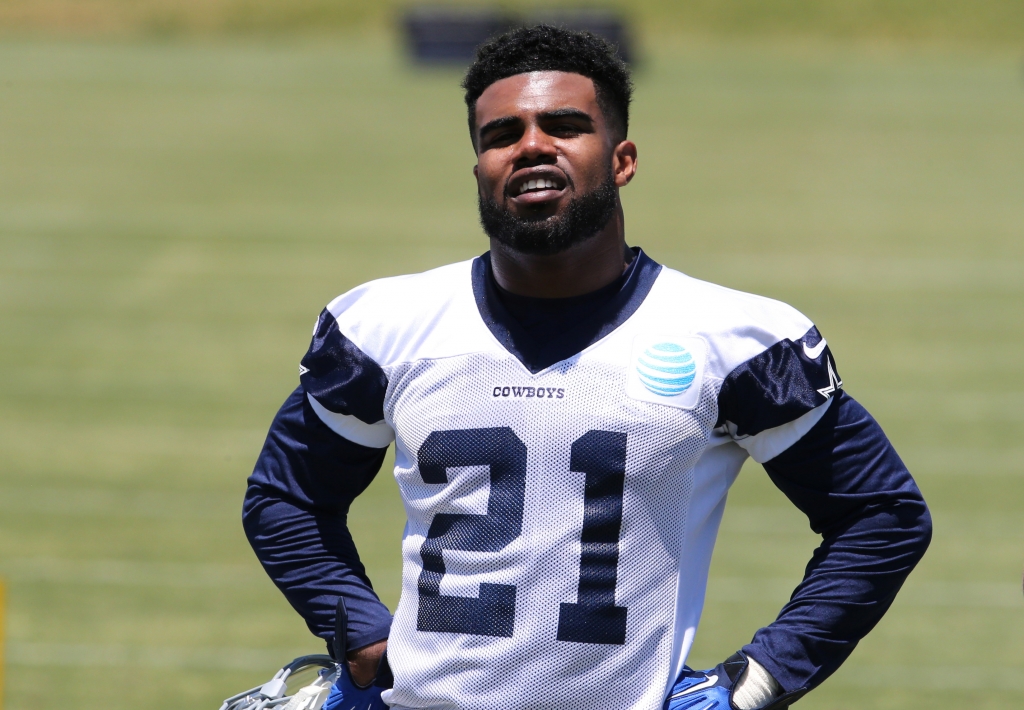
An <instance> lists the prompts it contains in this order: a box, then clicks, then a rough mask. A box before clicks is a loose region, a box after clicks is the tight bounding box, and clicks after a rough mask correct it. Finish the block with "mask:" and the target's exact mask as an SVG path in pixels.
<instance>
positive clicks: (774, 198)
mask: <svg viewBox="0 0 1024 710" xmlns="http://www.w3.org/2000/svg"><path fill="white" fill-rule="evenodd" d="M645 54H646V56H647V61H646V62H645V64H644V65H643V67H642V69H641V72H640V73H639V75H638V77H637V85H638V90H637V97H636V104H635V114H634V122H633V129H632V136H633V137H634V139H635V140H636V141H637V143H638V144H639V149H640V172H639V176H638V178H637V179H636V180H635V181H634V183H633V184H632V185H631V186H630V187H629V188H628V189H627V190H626V191H625V192H624V199H625V203H626V212H627V216H628V238H629V240H630V242H631V243H634V244H639V245H642V246H643V247H644V248H645V249H647V250H648V252H649V253H650V254H651V255H652V256H653V257H654V258H656V259H658V260H659V261H661V262H663V263H665V264H668V265H670V266H672V267H675V268H678V269H681V270H683V271H685V272H687V273H690V274H692V275H695V276H698V277H701V278H707V279H711V280H714V281H717V282H720V283H723V284H726V285H729V286H732V287H735V288H740V289H745V290H750V291H755V292H758V293H762V294H766V295H769V296H773V297H776V298H780V299H783V300H786V301H788V302H790V303H792V304H794V305H795V306H797V307H798V308H800V309H801V310H803V311H804V312H805V313H807V314H808V315H809V316H810V317H811V318H812V319H813V320H814V321H815V322H816V323H817V324H818V326H819V327H820V328H821V330H822V331H823V333H825V335H826V336H827V338H828V340H829V343H830V344H831V346H832V348H833V351H834V352H835V353H836V356H837V358H838V363H839V367H840V371H841V374H842V375H843V377H844V379H845V381H846V384H847V389H848V391H849V392H850V393H852V394H853V395H854V396H855V397H857V398H858V399H860V400H861V401H862V402H863V403H864V404H866V405H867V406H868V408H869V409H870V410H871V411H872V412H873V413H874V414H875V415H876V416H877V417H878V419H879V420H880V421H881V422H882V424H883V426H884V427H885V428H886V430H887V431H888V433H889V434H890V436H891V438H892V439H893V441H894V442H895V444H896V446H897V448H898V450H899V451H900V452H901V454H902V455H903V457H904V458H905V460H906V462H907V463H908V465H909V466H910V468H911V470H912V471H913V472H914V473H915V475H916V476H917V478H918V480H919V482H920V485H921V487H922V489H923V490H924V493H925V495H926V497H927V498H928V500H929V502H930V504H931V506H932V510H933V513H934V519H935V537H934V542H933V544H932V548H931V551H930V552H929V554H928V555H927V556H926V558H925V560H924V562H923V563H922V564H921V566H920V567H919V569H918V571H917V572H916V573H915V574H914V575H913V576H912V578H911V579H910V581H909V582H908V584H907V585H906V587H905V590H904V591H903V593H902V594H901V596H900V597H899V598H898V599H897V601H896V603H895V605H894V606H893V608H892V610H891V612H890V613H889V614H888V616H887V617H886V618H885V619H884V620H883V621H882V623H881V624H880V625H879V627H878V628H877V629H876V630H875V631H874V633H873V634H872V635H870V636H869V637H868V638H867V639H866V640H865V641H864V642H863V643H862V644H861V646H860V647H859V648H858V649H857V651H856V652H855V653H854V655H853V656H852V658H851V659H850V661H849V662H848V664H847V665H846V666H844V667H843V668H842V669H841V670H840V671H839V673H837V674H836V675H835V676H834V677H833V678H832V679H831V680H829V681H828V682H827V683H826V684H825V685H824V686H823V687H822V688H820V689H819V690H818V691H816V692H815V693H814V694H812V695H811V696H809V697H808V698H807V699H806V700H803V701H801V703H800V707H801V708H804V709H806V710H813V709H818V710H845V709H849V710H854V709H857V710H863V709H865V708H887V709H888V708H892V709H893V710H895V709H900V710H914V709H917V708H920V709H921V710H924V709H925V708H927V709H928V710H944V709H947V708H948V709H950V710H952V709H953V708H957V709H959V708H964V707H970V708H972V709H973V710H987V709H990V708H991V709H994V708H1012V707H1021V706H1022V704H1024V598H1022V596H1021V588H1020V586H1021V585H1020V578H1021V568H1022V563H1024V545H1022V543H1024V514H1022V513H1024V443H1022V442H1024V358H1022V357H1021V347H1022V345H1024V329H1022V326H1024V315H1022V314H1024V298H1022V296H1024V76H1022V69H1021V63H1020V57H1019V56H1018V55H1017V54H1015V53H1014V52H1012V51H1006V50H1005V49H980V48H973V49H971V48H959V49H955V48H950V47H945V48H944V47H938V46H931V47H926V46H916V48H915V47H906V46H904V47H902V48H901V47H898V46H888V47H886V48H882V47H879V46H878V45H865V44H844V45H834V44H827V43H824V42H821V41H814V40H805V41H785V42H783V41H779V40H765V39H756V40H753V39H746V40H739V39H732V40H730V39H721V38H719V39H711V38H707V37H705V38H703V39H698V38H692V37H691V38H690V39H686V38H685V37H683V38H679V39H675V40H673V39H672V38H671V37H668V36H666V37H664V38H662V40H661V41H660V42H658V43H655V44H651V45H649V46H647V47H646V51H645ZM457 83H458V76H457V73H453V72H450V71H426V70H417V69H413V68H410V67H409V66H407V64H406V63H405V61H404V60H403V58H402V57H401V55H400V53H399V52H398V51H397V50H396V49H395V47H394V46H393V45H392V43H391V42H390V40H388V39H386V37H385V36H384V35H382V34H380V33H377V32H374V31H366V32H363V33H361V34H360V35H359V36H356V35H343V36H338V37H335V38H333V39H322V40H316V41H310V40H305V41H298V40H294V39H291V40H286V39H277V40H274V41H254V40H251V39H250V40H237V39H235V40H232V39H223V38H222V39H211V40H203V41H194V40H193V41H182V40H176V41H168V42H163V43H146V42H141V41H134V40H133V41H120V42H111V41H102V42H100V41H97V40H76V41H53V40H44V39H38V38H37V39H20V40H18V39H8V40H6V41H3V42H0V325H2V330H0V338H2V341H0V342H2V345H0V575H2V576H3V577H4V578H5V579H6V580H7V583H8V589H9V609H8V643H7V693H6V694H7V704H6V706H5V707H6V709H7V710H29V709H37V708H58V707H73V708H76V709H77V710H88V709H90V708H103V709H104V710H116V709H118V708H125V709H127V708H167V709H170V708H186V707H187V708H197V709H201V708H205V707H210V708H216V707H217V706H218V705H219V702H220V700H221V699H222V698H223V697H225V696H227V695H229V694H231V693H234V692H236V691H238V690H241V689H242V688H243V687H247V686H248V685H250V684H254V683H257V682H260V681H262V680H264V679H266V678H267V677H268V676H269V674H270V673H271V672H272V671H273V670H274V669H275V668H276V667H277V666H278V665H280V664H281V663H283V662H285V661H286V660H288V659H290V658H291V657H292V656H293V655H297V654H299V653H302V652H311V651H312V652H316V651H319V650H320V649H321V648H322V647H321V646H320V645H319V644H318V642H317V641H316V640H315V639H313V638H312V637H311V636H309V634H308V633H307V632H306V630H305V628H304V625H303V624H302V623H301V621H300V620H299V618H298V617H297V616H296V615H295V614H294V613H293V612H292V611H291V610H290V608H288V606H287V605H286V603H285V602H284V601H283V599H282V598H281V596H280V595H279V594H278V592H277V591H276V590H275V589H274V588H273V586H272V585H271V584H270V582H269V581H267V580H266V578H265V577H264V575H263V573H262V571H261V570H260V568H259V566H258V564H257V563H256V561H255V559H254V557H253V555H252V553H251V552H250V551H249V549H248V545H247V543H246V542H245V539H244V537H243V534H242V530H241V525H240V522H239V510H240V503H241V496H242V493H243V490H244V485H245V484H244V482H245V477H246V476H247V475H248V473H249V471H250V470H251V467H252V464H253V462H254V460H255V457H256V455H257V453H258V451H259V447H260V445H261V442H262V439H263V435H264V433H265V431H266V427H267V425H268V424H269V422H270V420H271V418H272V416H273V414H274V412H275V410H276V408H277V406H278V405H279V404H280V402H281V401H282V400H283V398H284V397H285V396H286V395H287V394H288V392H289V391H290V390H291V389H292V388H293V387H294V386H295V384H296V378H297V371H296V370H297V363H298V360H299V358H300V357H301V355H302V354H303V352H304V350H305V348H306V345H307V342H308V338H309V333H310V329H311V327H312V325H313V322H314V320H315V318H316V316H317V314H318V312H319V310H320V309H321V308H322V307H323V305H324V304H325V303H326V302H327V301H328V300H329V299H331V298H332V297H333V296H335V295H336V294H338V293H340V292H343V291H345V290H346V289H348V288H350V287H352V286H354V285H355V284H358V283H360V282H362V281H365V280H367V279H370V278H374V277H378V276H385V275H389V274H395V273H401V272H409V271H416V270H421V269H426V268H429V267H432V266H435V265H439V264H443V263H446V262H450V261H453V260H458V259H465V258H469V257H471V256H473V255H475V254H478V253H480V252H482V251H483V250H484V249H485V248H486V244H485V240H484V239H483V237H482V236H481V234H480V231H479V228H478V226H477V224H476V216H475V204H474V196H473V182H472V176H471V173H470V169H471V166H472V164H473V154H472V151H471V149H470V145H469V141H468V139H467V136H466V134H465V128H464V113H463V111H464V109H463V106H462V104H461V98H460V92H459V90H458V88H457ZM403 523H404V518H403V515H402V511H401V506H400V504H399V502H398V500H397V493H396V489H395V486H394V483H393V479H392V478H391V477H390V476H389V475H388V473H387V471H386V470H385V472H384V473H382V475H380V476H379V477H378V479H377V481H376V482H375V483H374V485H373V487H372V488H371V489H370V490H369V492H368V493H367V494H366V495H364V496H363V497H362V498H361V499H360V500H359V501H358V502H357V504H356V506H355V508H354V510H353V512H352V527H353V529H354V530H355V534H356V536H357V540H358V543H359V545H360V548H361V549H362V551H363V553H364V556H365V559H366V562H367V565H368V568H369V571H370V574H371V576H372V578H373V579H374V581H375V584H376V586H377V588H378V589H379V591H380V593H381V595H382V597H383V599H384V600H385V601H386V602H387V603H388V604H389V605H392V606H394V604H395V603H396V601H397V595H398V581H399V580H398V566H399V554H398V553H399V550H398V546H399V540H400V536H401V530H402V526H403ZM815 544H816V538H815V536H814V535H813V534H811V533H810V532H809V531H808V530H807V527H806V523H805V521H804V520H803V519H802V517H801V515H800V514H799V513H798V512H796V511H795V510H794V509H793V508H792V507H791V506H790V505H789V504H788V503H787V501H786V500H785V499H784V498H783V497H782V496H781V495H780V494H779V493H778V492H777V491H775V490H774V489H773V487H772V486H771V484H770V482H769V481H768V479H767V477H766V476H765V475H764V473H763V471H762V470H761V469H760V468H759V467H756V466H748V467H747V468H745V469H744V472H743V474H742V475H741V477H740V480H739V482H738V484H737V486H736V487H735V489H734V492H733V494H732V495H731V498H730V505H729V508H728V511H727V513H726V517H725V521H724V523H723V529H722V534H721V536H720V542H719V546H718V548H717V550H716V553H715V558H714V562H713V566H712V578H711V582H710V589H709V595H708V604H707V607H706V612H705V616H704V621H703V624H702V627H701V630H700V632H699V634H698V639H697V645H696V647H695V649H694V652H693V655H692V657H691V661H692V663H693V664H694V665H696V666H707V665H711V664H714V663H716V662H718V661H720V660H721V659H722V658H724V657H725V656H726V655H728V654H729V653H731V652H732V651H734V650H735V649H736V648H738V647H739V646H740V645H742V644H743V643H745V642H746V641H747V640H748V639H749V638H750V636H751V635H752V634H753V632H754V631H755V630H756V629H757V628H758V627H759V626H761V625H764V624H766V623H768V622H770V621H771V619H772V618H773V616H774V614H775V613H776V612H777V610H778V609H779V607H780V606H781V604H782V603H783V602H784V601H785V599H786V597H787V595H788V593H789V590H790V589H791V588H792V587H793V585H794V584H795V583H796V582H797V581H798V579H799V577H800V575H801V572H802V568H803V565H804V564H805V562H806V560H807V559H808V557H809V555H810V553H811V550H812V549H813V547H814V546H815Z"/></svg>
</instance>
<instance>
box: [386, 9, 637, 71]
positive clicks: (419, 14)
mask: <svg viewBox="0 0 1024 710" xmlns="http://www.w3.org/2000/svg"><path fill="white" fill-rule="evenodd" d="M542 23H543V24H549V25H555V26H557V27H565V28H567V29H571V30H586V31H588V32H593V33H594V34H596V35H598V36H599V37H604V38H605V39H606V40H608V41H609V42H611V43H612V44H613V45H615V47H616V48H617V49H618V53H619V56H620V57H622V59H623V60H624V61H626V62H630V61H632V60H633V59H634V52H633V47H632V43H631V42H630V41H629V33H628V31H627V29H626V24H625V22H624V20H623V19H622V17H620V16H619V15H617V14H615V13H613V12H610V11H607V10H556V11H550V12H545V13H543V14H537V15H531V16H526V17H518V16H516V15H512V14H510V13H507V12H504V11H501V10H497V9H496V10H469V9H456V8H451V7H418V8H414V9H411V10H409V11H408V12H407V13H406V14H405V16H404V18H403V24H404V26H405V39H406V43H407V44H408V47H409V52H410V54H411V55H412V58H413V60H414V61H416V62H417V63H420V64H449V65H460V64H461V65H465V64H469V63H470V62H471V61H473V58H474V57H475V56H476V48H477V47H479V46H480V45H481V44H483V43H484V42H486V41H487V40H488V39H490V38H491V37H494V36H495V35H498V34H501V33H502V32H505V31H507V30H510V29H512V28H513V27H521V26H528V25H537V24H542Z"/></svg>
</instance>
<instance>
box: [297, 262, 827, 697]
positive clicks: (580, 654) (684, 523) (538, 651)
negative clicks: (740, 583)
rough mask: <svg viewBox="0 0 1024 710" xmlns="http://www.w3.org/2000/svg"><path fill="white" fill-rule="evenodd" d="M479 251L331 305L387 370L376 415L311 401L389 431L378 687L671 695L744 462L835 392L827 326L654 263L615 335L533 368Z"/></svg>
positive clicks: (385, 434) (790, 433)
mask: <svg viewBox="0 0 1024 710" xmlns="http://www.w3.org/2000/svg"><path fill="white" fill-rule="evenodd" d="M641 258H644V259H646V257H645V256H643V255H642V254H641ZM475 261H476V262H478V261H479V260H475ZM648 261H649V260H648ZM474 263H475V262H464V263H459V264H454V265H451V266H445V267H442V268H439V269H435V270H433V271H429V272H426V273H423V274H417V275H412V276H402V277H396V278H388V279H383V280H380V281H374V282H371V283H368V284H366V285H364V286H360V287H358V288H356V289H354V290H352V291H350V292H349V293H347V294H345V295H343V296H341V297H339V298H338V299H336V300H335V301H334V302H332V303H331V304H330V305H329V306H328V310H329V312H330V315H331V316H333V317H334V318H335V319H336V324H337V328H338V330H339V331H340V333H341V335H342V336H343V337H344V338H345V339H346V340H347V342H348V343H350V344H351V345H352V346H354V347H355V348H357V349H358V351H361V353H363V354H365V356H366V357H368V358H370V359H371V360H372V361H373V362H374V363H376V365H378V366H379V368H380V369H381V370H382V371H383V373H384V376H385V378H386V391H385V393H384V395H383V406H382V418H381V419H380V421H367V419H373V418H374V417H373V416H369V417H368V416H366V415H363V416H362V417H358V416H355V415H353V414H343V413H339V412H338V409H339V408H338V407H332V406H331V404H330V402H326V401H319V400H318V399H317V397H316V396H314V394H312V393H311V394H309V395H308V396H309V399H310V403H311V404H312V406H313V407H314V409H315V410H316V412H317V414H318V415H319V416H320V417H321V419H322V420H323V421H324V422H325V423H326V424H327V425H328V426H329V427H331V428H332V429H333V430H334V431H335V432H337V433H338V434H340V435H342V436H344V437H346V438H347V439H349V440H351V441H354V442H356V443H359V444H363V445H365V446H374V447H383V446H386V445H387V444H388V443H389V442H390V441H391V440H394V441H395V447H396V460H395V478H396V479H397V481H398V486H399V489H400V491H401V496H402V501H403V503H404V506H405V510H406V512H407V515H408V523H407V525H406V528H405V533H404V538H403V542H402V554H403V560H404V566H403V572H402V596H401V601H400V603H399V605H398V610H397V612H396V614H395V618H394V622H393V625H392V629H391V635H390V638H389V642H388V656H389V660H390V663H391V666H392V670H393V672H394V679H395V680H394V687H393V689H391V690H389V691H386V692H385V693H384V699H385V701H386V702H387V703H389V704H390V705H392V706H393V707H396V708H409V709H412V708H417V709H419V708H424V709H427V708H429V709H430V710H495V709H496V708H514V709H516V710H519V709H523V710H526V709H529V710H547V709H550V710H556V709H557V710H574V709H577V708H578V709H579V710H593V709H594V708H597V707H599V708H601V709H602V710H658V709H659V708H661V707H662V703H663V701H664V698H665V696H666V693H667V691H668V689H669V688H670V687H671V685H672V682H673V680H674V679H675V678H676V676H677V674H678V673H679V671H680V670H681V668H682V666H683V664H684V662H685V660H686V656H687V653H688V651H689V649H690V646H691V644H692V642H693V638H694V634H695V632H696V629H697V623H698V620H699V618H700V614H701V608H702V606H703V602H704V592H705V587H706V582H707V574H708V567H709V565H710V562H711V553H712V548H713V546H714V541H715V537H716V534H717V531H718V526H719V522H720V521H721V518H722V512H723V508H724V505H725V500H726V494H727V492H728V490H729V487H730V485H731V484H732V483H733V481H734V480H735V478H736V476H737V474H738V473H739V470H740V466H741V465H742V463H743V461H744V460H745V459H746V457H747V456H748V455H750V456H752V457H753V458H754V459H756V460H758V461H762V462H763V461H766V460H769V459H771V458H773V457H774V456H776V455H778V454H779V453H781V452H782V451H784V450H785V449H787V448H788V447H789V446H791V445H792V444H793V443H794V442H796V441H797V440H798V439H799V438H800V437H801V436H803V434H804V433H806V432H807V431H808V430H809V429H810V428H811V427H812V426H813V425H814V424H815V423H816V422H817V421H818V420H819V419H820V417H821V416H822V414H823V413H824V411H825V409H826V408H827V407H828V405H829V403H830V395H831V394H832V393H833V392H834V391H835V390H836V388H837V387H838V386H841V382H839V381H838V377H837V376H836V375H835V371H834V365H833V364H832V362H831V360H830V359H829V358H830V355H829V353H828V350H827V348H826V347H825V341H824V340H822V339H821V337H820V336H819V335H818V334H817V330H816V329H815V328H814V327H813V324H812V323H811V322H810V321H809V320H808V319H807V318H805V317H804V316H803V315H801V314H800V313H798V312H797V311H795V310H794V309H792V308H790V307H789V306H786V305H785V304H782V303H779V302H777V301H773V300H769V299H766V298H761V297H757V296H752V295H748V294H744V293H739V292H736V291H733V290H730V289H726V288H722V287H719V286H715V285H712V284H708V283H706V282H702V281H699V280H696V279H693V278H690V277H688V276H686V275H684V274H682V273H679V272H677V271H673V270H671V269H668V268H661V269H660V272H658V271H655V274H656V275H655V276H654V277H653V285H651V286H650V288H649V290H648V291H647V292H646V295H644V296H643V297H642V299H641V300H640V302H639V303H638V304H637V305H636V306H635V309H632V310H631V312H630V313H629V314H628V317H626V318H625V319H624V320H623V321H622V322H621V323H618V325H617V326H616V327H614V329H612V330H611V331H610V332H608V333H607V334H605V335H604V336H603V337H601V338H600V339H599V340H597V341H596V342H594V343H592V344H591V345H590V346H589V347H586V348H585V349H584V350H583V351H582V352H579V353H578V354H576V355H574V356H572V357H570V358H568V359H566V360H563V361H561V362H557V363H555V364H554V365H552V366H550V367H548V368H546V369H543V370H541V371H539V372H535V373H534V372H531V371H530V370H529V369H528V368H527V367H525V366H524V365H523V364H522V363H521V362H520V360H519V359H517V357H516V356H515V355H514V354H513V353H511V352H510V351H509V349H508V348H507V347H506V346H505V345H504V344H503V343H502V342H500V340H499V339H498V338H497V337H496V336H495V334H494V333H493V331H492V329H491V328H490V327H489V326H488V324H487V322H486V321H485V318H484V317H483V316H482V315H481V307H480V306H479V294H478V293H477V294H475V293H474V286H473V278H474V277H473V272H474ZM650 263H653V262H650ZM751 363H754V365H752V364H751ZM757 363H760V364H759V365H758V364H757ZM794 367H796V368H797V369H801V368H802V370H801V371H804V372H805V374H806V373H811V375H807V377H808V378H809V381H812V382H811V384H813V385H816V386H814V387H813V388H812V389H808V387H807V386H804V387H803V390H804V394H803V395H801V396H800V397H797V399H798V400H800V401H796V402H794V401H793V397H792V396H790V395H785V396H780V395H778V392H777V391H774V390H773V387H774V386H775V384H773V382H774V381H773V378H775V379H778V377H779V373H780V372H783V371H785V370H786V369H787V368H788V369H792V368H794ZM737 373H740V374H741V375H742V376H740V377H739V379H737V377H738V375H737ZM730 376H732V377H733V378H734V380H736V382H737V383H739V384H737V385H736V387H735V388H734V390H735V391H731V392H730V393H726V394H728V397H729V399H728V401H729V402H730V403H731V404H730V405H729V406H730V407H733V409H734V410H735V411H736V412H737V413H738V414H737V415H736V416H731V417H728V418H724V419H723V414H722V411H720V410H721V408H722V406H723V405H722V402H723V401H725V400H723V396H725V395H724V394H723V383H725V382H726V381H727V380H728V378H729V377H730ZM786 376H788V375H786ZM815 378H817V379H815ZM743 383H746V384H743ZM741 384H742V386H740V385H741ZM817 385H820V387H819V386H817ZM751 388H753V390H751ZM758 388H761V389H762V390H763V392H761V391H760V390H758ZM776 389H778V388H776ZM754 390H757V392H758V393H756V394H755V395H750V394H748V393H749V392H751V391H754ZM382 391H384V390H382ZM807 392H810V394H809V395H808V394H807ZM744 398H746V399H744ZM748 399H749V400H750V401H749V403H748V401H747V400H748ZM375 416H379V415H375ZM737 420H740V421H737ZM744 421H747V424H744V423H743V422H744ZM754 421H757V422H761V425H760V426H754V425H753V424H750V422H754ZM769 425H770V426H769Z"/></svg>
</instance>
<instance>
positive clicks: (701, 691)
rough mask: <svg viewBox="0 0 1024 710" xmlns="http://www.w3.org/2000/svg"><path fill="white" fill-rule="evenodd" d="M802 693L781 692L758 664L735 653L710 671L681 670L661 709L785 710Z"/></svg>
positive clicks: (739, 653) (743, 655)
mask: <svg viewBox="0 0 1024 710" xmlns="http://www.w3.org/2000/svg"><path fill="white" fill-rule="evenodd" d="M803 694H804V691H796V692H793V693H786V692H784V691H783V690H782V688H781V687H780V686H779V684H778V683H777V682H776V681H775V679H774V678H772V676H771V674H769V673H768V671H767V670H765V668H764V667H763V666H762V665H761V664H760V663H758V662H757V661H755V660H754V659H753V658H749V657H748V656H746V655H745V654H744V653H742V652H737V653H735V654H734V655H732V656H730V657H729V658H728V659H726V660H725V662H724V663H719V664H718V665H717V666H715V667H714V668H712V669H710V670H706V671H692V670H690V669H689V668H684V670H683V672H682V673H680V674H679V678H678V679H677V680H676V684H675V685H674V686H673V687H672V692H670V693H669V694H668V698H667V699H666V700H665V707H664V710H785V708H788V707H789V705H790V703H793V702H795V701H796V700H797V699H799V698H800V697H801V696H802V695H803Z"/></svg>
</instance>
